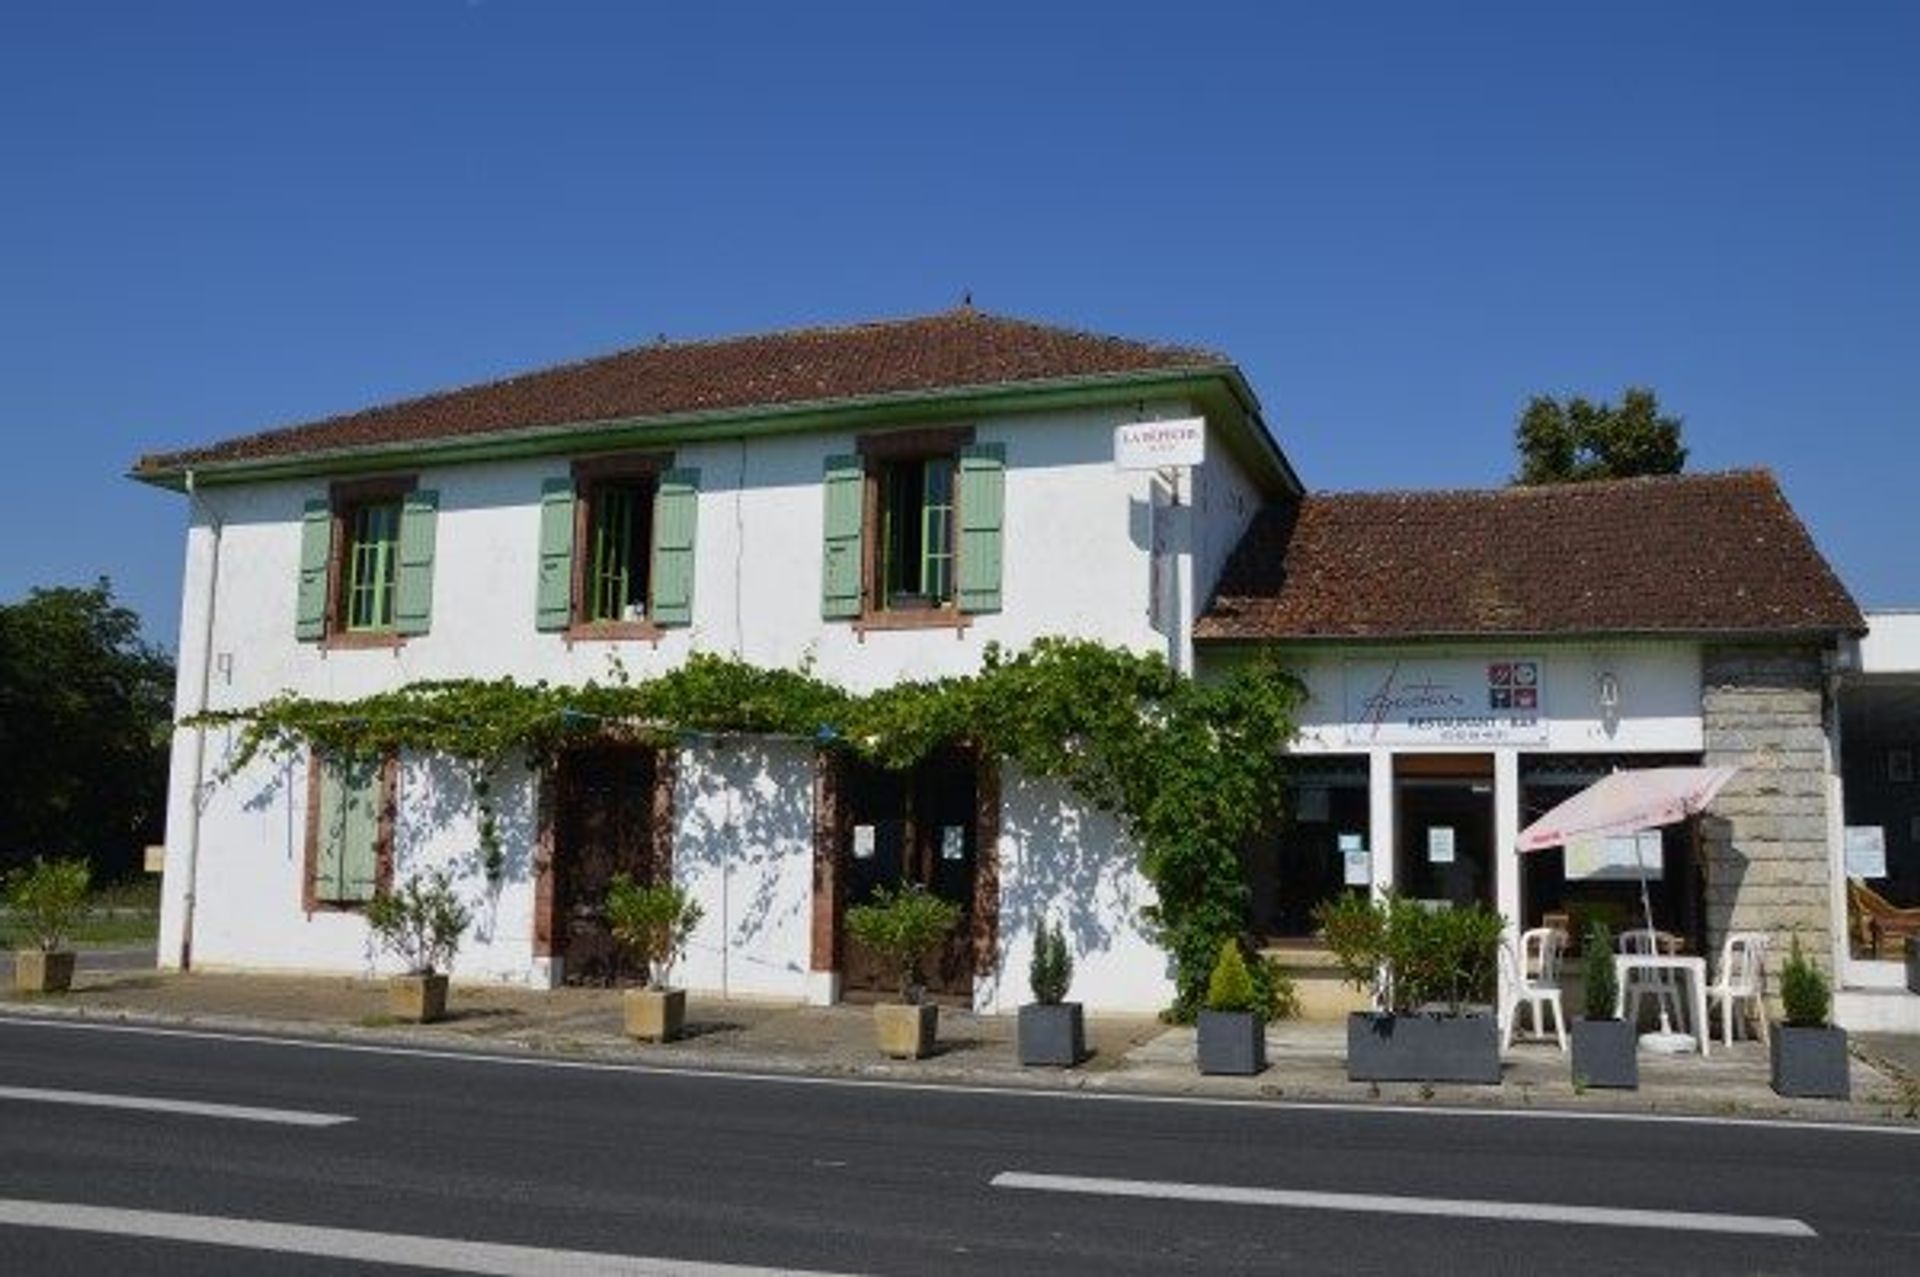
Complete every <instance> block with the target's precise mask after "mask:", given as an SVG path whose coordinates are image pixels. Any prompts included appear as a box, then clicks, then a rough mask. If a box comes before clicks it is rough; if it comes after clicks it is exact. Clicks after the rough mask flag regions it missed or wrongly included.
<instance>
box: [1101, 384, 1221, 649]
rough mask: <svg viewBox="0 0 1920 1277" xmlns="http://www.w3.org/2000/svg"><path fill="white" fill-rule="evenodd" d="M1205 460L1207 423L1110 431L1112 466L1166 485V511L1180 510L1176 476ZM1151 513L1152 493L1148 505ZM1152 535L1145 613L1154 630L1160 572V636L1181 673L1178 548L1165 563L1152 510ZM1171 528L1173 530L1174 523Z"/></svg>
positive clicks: (1195, 420)
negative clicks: (1162, 614) (1155, 477)
mask: <svg viewBox="0 0 1920 1277" xmlns="http://www.w3.org/2000/svg"><path fill="white" fill-rule="evenodd" d="M1206 459H1207V422H1206V419H1205V418H1204V417H1180V418H1175V419H1173V420H1169V421H1136V422H1131V423H1129V424H1127V425H1123V426H1115V427H1114V430H1113V464H1114V468H1115V469H1118V470H1123V471H1150V472H1152V473H1154V474H1157V475H1159V477H1160V479H1161V480H1162V482H1164V483H1165V484H1166V485H1167V492H1168V494H1169V495H1168V500H1167V510H1168V511H1169V512H1171V511H1174V510H1178V509H1179V508H1180V474H1181V472H1182V471H1183V470H1188V469H1191V468H1192V467H1194V466H1197V465H1200V464H1201V463H1202V462H1204V461H1205V460H1206ZM1148 505H1149V509H1152V500H1151V494H1149V501H1148ZM1152 517H1153V519H1154V523H1155V525H1156V526H1155V532H1154V535H1153V537H1152V541H1151V545H1150V547H1149V550H1148V554H1149V564H1150V569H1151V570H1150V573H1149V586H1148V594H1149V598H1148V603H1147V611H1148V615H1149V621H1150V623H1152V624H1153V625H1154V628H1156V629H1159V628H1160V624H1159V622H1158V621H1157V620H1156V619H1154V618H1155V614H1156V613H1158V612H1159V611H1160V607H1161V600H1162V598H1163V593H1162V589H1161V585H1160V581H1161V579H1162V578H1161V573H1162V572H1165V573H1166V577H1167V580H1168V584H1169V586H1170V589H1169V590H1168V591H1167V592H1168V593H1170V594H1171V595H1172V598H1171V599H1170V600H1168V606H1167V608H1166V611H1167V612H1168V613H1169V614H1170V615H1169V616H1168V617H1167V618H1166V620H1167V622H1168V624H1167V627H1166V629H1165V630H1163V631H1162V632H1163V633H1165V634H1167V635H1168V636H1169V637H1170V638H1173V639H1174V640H1175V641H1174V643H1173V644H1172V651H1173V652H1174V660H1173V664H1174V667H1175V669H1176V670H1178V671H1179V672H1182V673H1184V672H1186V671H1185V669H1184V667H1185V666H1186V665H1187V664H1188V663H1189V662H1188V658H1187V650H1186V643H1187V638H1186V629H1187V626H1186V617H1185V614H1184V613H1185V603H1184V595H1185V591H1184V590H1183V589H1182V588H1181V585H1182V583H1181V580H1180V568H1179V566H1178V563H1177V558H1178V548H1177V547H1169V549H1170V550H1171V551H1172V557H1174V558H1175V560H1176V561H1175V562H1174V563H1167V562H1165V559H1166V557H1168V556H1166V555H1163V554H1162V553H1161V549H1160V546H1161V537H1160V535H1159V531H1158V523H1159V520H1160V517H1161V516H1160V514H1159V512H1158V511H1157V510H1155V511H1153V516H1152ZM1175 526H1178V525H1177V524H1176V525H1175Z"/></svg>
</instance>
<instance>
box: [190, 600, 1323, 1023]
mask: <svg viewBox="0 0 1920 1277" xmlns="http://www.w3.org/2000/svg"><path fill="white" fill-rule="evenodd" d="M1299 699H1300V685H1299V683H1298V681H1297V680H1296V679H1294V678H1293V677H1292V676H1291V675H1289V674H1287V673H1286V672H1285V671H1284V670H1282V669H1281V668H1280V667H1279V666H1277V665H1275V664H1273V663H1271V662H1270V661H1267V660H1264V659H1260V660H1254V661H1250V662H1248V663H1247V664H1245V665H1243V666H1240V667H1238V668H1236V669H1234V670H1233V671H1231V672H1230V673H1228V674H1227V675H1225V676H1223V677H1221V678H1219V679H1216V680H1210V681H1207V682H1200V681H1197V680H1194V679H1191V678H1186V677H1183V676H1181V675H1179V674H1176V673H1174V672H1173V671H1172V670H1171V669H1169V668H1168V666H1167V663H1166V662H1165V661H1164V660H1163V659H1161V658H1160V657H1158V656H1152V655H1141V654H1138V653H1134V652H1129V651H1125V650H1123V649H1119V648H1110V647H1106V646H1103V645H1101V644H1099V643H1093V642H1088V641H1084V640H1074V639H1057V638H1056V639H1041V640H1038V641H1037V642H1035V643H1034V645H1033V646H1032V647H1030V648H1028V649H1026V650H1024V651H1022V652H1019V653H1016V654H1012V655H1009V654H1008V653H1006V652H1004V651H1002V650H1001V649H1000V648H998V647H997V646H991V645H990V646H989V648H988V649H987V652H986V653H985V656H984V658H983V661H982V666H981V669H980V671H979V672H978V673H975V674H971V675H967V676H964V677H954V678H944V679H936V680H931V681H925V682H906V683H898V684H894V685H892V686H889V687H885V688H881V689H880V690H878V691H875V692H872V693H869V694H867V695H855V694H853V693H851V692H848V691H846V690H844V689H842V688H839V687H836V686H834V685H832V684H830V683H826V682H824V681H822V680H820V679H818V678H816V677H814V676H813V675H812V674H811V673H810V672H809V671H807V670H804V669H803V670H777V669H763V668H760V667H757V666H753V665H749V664H747V663H745V662H743V661H738V660H733V659H730V658H726V657H721V656H714V655H709V654H696V655H694V656H692V657H690V658H689V659H688V660H687V662H686V663H685V664H684V665H682V666H680V667H679V668H677V669H675V670H672V671H669V672H667V673H664V674H661V675H659V676H658V677H655V678H649V679H643V680H638V681H635V680H630V679H628V678H626V677H625V676H624V674H622V673H620V672H619V671H617V670H616V674H615V677H613V678H612V679H611V680H609V681H608V682H604V683H602V682H590V683H587V684H585V685H583V686H577V687H555V686H552V685H549V684H547V683H534V684H531V685H528V684H521V683H517V682H514V681H513V680H511V679H499V680H493V681H460V682H429V683H414V684H410V685H408V686H406V687H402V688H399V689H397V690H394V691H391V692H382V693H379V694H377V695H374V696H368V697H364V698H362V699H360V700H357V701H351V702H328V701H316V700H309V699H306V698H304V697H299V696H295V695H292V694H287V695H283V696H280V697H277V698H274V699H272V700H269V701H266V702H263V703H261V704H259V705H256V706H253V707H251V708H247V709H241V710H235V711H228V712H222V713H215V714H209V715H206V716H204V717H203V718H201V719H200V720H197V721H200V722H203V723H206V724H210V725H221V724H233V725H237V726H238V727H239V728H240V731H239V733H238V736H237V739H236V742H235V752H234V754H233V756H232V757H231V758H230V759H229V760H228V762H227V764H226V767H225V769H224V774H225V775H231V774H232V773H233V772H235V771H237V770H238V769H239V768H241V767H244V766H245V765H246V764H247V763H248V762H249V761H250V760H251V759H253V758H254V757H255V756H257V755H258V754H260V753H262V752H263V751H264V752H267V753H272V754H288V753H293V752H295V751H298V750H302V749H310V748H319V749H321V750H325V751H330V752H339V753H344V754H361V755H364V754H376V753H384V752H386V751H388V750H415V751H420V752H428V753H438V754H444V755H448V756H451V757H453V758H456V759H460V760H463V761H465V762H467V763H468V764H469V765H470V767H471V768H472V770H473V772H474V773H475V774H485V773H486V772H487V771H488V770H489V769H491V768H493V767H496V766H498V765H499V764H500V763H501V762H502V761H504V760H505V759H506V758H508V757H510V756H515V755H518V756H519V757H521V758H523V759H525V761H526V762H527V763H528V764H529V765H531V766H535V767H538V766H542V765H543V764H544V762H545V761H546V760H547V759H549V758H551V757H552V755H553V753H554V751H556V750H557V749H559V748H561V747H562V746H563V745H565V744H566V743H567V742H568V741H569V740H572V739H580V738H583V737H591V736H594V735H605V734H609V733H614V734H618V735H621V736H623V737H626V738H629V739H635V740H642V741H652V742H655V743H658V744H662V745H670V744H673V743H675V742H676V741H678V740H681V739H683V738H684V737H686V736H688V735H689V734H691V735H693V736H695V737H698V736H700V735H703V734H711V735H723V734H743V735H771V736H785V737H789V738H800V739H805V740H807V741H811V742H815V743H817V744H818V745H820V746H821V747H822V748H827V749H836V750H845V751H849V752H852V753H854V754H857V755H859V756H861V757H863V758H865V759H867V760H869V761H871V762H875V763H878V764H880V765H882V766H886V767H908V766H911V765H913V764H914V763H917V762H919V761H920V760H922V759H924V758H926V757H928V756H929V755H931V754H933V753H934V752H935V751H937V750H939V749H941V748H943V747H945V746H948V745H953V744H960V743H965V744H970V745H972V746H974V747H976V748H978V749H980V750H981V751H982V752H984V753H986V754H988V755H992V756H997V757H1001V758H1008V759H1012V760H1013V761H1015V762H1016V763H1018V764H1019V765H1020V766H1021V767H1022V768H1023V769H1025V770H1026V771H1028V772H1030V773H1032V774H1034V775H1039V776H1047V777H1052V778H1055V779H1058V780H1060V781H1062V782H1064V783H1065V784H1067V785H1068V786H1069V787H1071V788H1072V789H1074V790H1075V791H1077V792H1078V793H1079V794H1080V795H1081V796H1082V797H1083V798H1085V799H1086V800H1087V801H1089V802H1090V803H1092V804H1094V805H1096V806H1099V807H1103V808H1106V809H1108V810H1111V811H1114V812H1117V813H1119V815H1120V816H1121V817H1122V819H1123V820H1124V821H1125V822H1126V825H1127V828H1128V830H1129V832H1130V833H1131V834H1132V836H1133V839H1134V841H1135V843H1136V845H1137V846H1138V848H1139V852H1140V858H1141V868H1142V871H1143V873H1144V874H1145V875H1146V877H1147V879H1148V880H1149V881H1150V882H1151V883H1152V884H1153V886H1154V888H1155V894H1156V896H1157V898H1158V899H1157V902H1156V903H1155V905H1154V906H1153V907H1152V908H1151V909H1150V910H1148V911H1147V913H1146V917H1145V921H1146V922H1147V923H1148V924H1149V925H1151V926H1152V927H1153V928H1154V929H1155V930H1156V932H1157V934H1158V936H1159V938H1160V941H1161V943H1162V944H1163V945H1164V946H1165V947H1166V948H1167V950H1168V952H1169V953H1170V954H1171V955H1172V956H1173V958H1174V965H1175V973H1176V980H1177V985H1178V1000H1177V1002H1176V1004H1175V1008H1174V1010H1175V1013H1176V1014H1178V1015H1182V1016H1185V1015H1190V1014H1191V1013H1192V1011H1193V1010H1194V1008H1195V1007H1197V1006H1198V1005H1199V1003H1200V1000H1201V998H1202V997H1203V996H1204V995H1205V992H1206V982H1207V976H1208V973H1209V972H1210V971H1211V970H1212V969H1213V960H1214V956H1215V955H1216V954H1217V953H1218V952H1219V949H1220V942H1221V940H1222V939H1223V938H1225V937H1228V936H1233V935H1237V934H1238V932H1239V929H1240V925H1241V921H1242V919H1243V918H1244V917H1245V912H1246V902H1247V886H1246V879H1245V875H1244V872H1243V871H1242V868H1241V865H1240V859H1239V849H1240V847H1241V846H1242V845H1243V844H1244V843H1245V841H1246V840H1247V839H1248V838H1249V837H1250V836H1252V834H1253V833H1255V832H1256V831H1257V830H1259V829H1260V828H1262V827H1263V826H1265V825H1267V824H1268V823H1270V822H1271V821H1273V820H1274V819H1277V818H1278V816H1279V814H1280V811H1281V803H1282V800H1283V798H1284V796H1285V792H1286V791H1285V784H1284V774H1283V771H1282V765H1283V759H1282V756H1281V754H1282V750H1283V748H1284V746H1285V745H1286V743H1287V742H1288V741H1289V740H1291V739H1292V737H1293V732H1294V718H1293V714H1294V710H1295V708H1296V706H1297V705H1298V703H1299ZM476 800H477V801H479V805H480V807H481V809H482V812H483V814H484V812H485V809H486V805H485V802H484V800H483V799H482V796H480V795H476Z"/></svg>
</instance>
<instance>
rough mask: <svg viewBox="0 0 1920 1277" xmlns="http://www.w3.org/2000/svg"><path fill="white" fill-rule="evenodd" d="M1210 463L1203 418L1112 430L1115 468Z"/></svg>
mask: <svg viewBox="0 0 1920 1277" xmlns="http://www.w3.org/2000/svg"><path fill="white" fill-rule="evenodd" d="M1206 459H1207V422H1206V418H1204V417H1182V418H1180V419H1179V420H1177V421H1136V422H1134V423H1133V424H1131V425H1125V426H1115V427H1114V429H1113V464H1114V465H1115V466H1117V467H1119V468H1120V469H1122V470H1159V469H1162V468H1164V467H1166V466H1197V465H1199V464H1200V463H1201V462H1203V461H1205V460H1206Z"/></svg>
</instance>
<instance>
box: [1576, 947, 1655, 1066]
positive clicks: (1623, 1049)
mask: <svg viewBox="0 0 1920 1277" xmlns="http://www.w3.org/2000/svg"><path fill="white" fill-rule="evenodd" d="M1580 948H1581V953H1582V955H1583V957H1584V959H1585V962H1586V986H1587V998H1586V1001H1587V1006H1586V1010H1584V1011H1583V1012H1581V1014H1580V1018H1579V1019H1578V1020H1575V1021H1574V1022H1573V1084H1574V1085H1575V1086H1576V1087H1581V1086H1615V1087H1625V1088H1626V1089H1628V1090H1634V1089H1636V1088H1638V1087H1639V1085H1640V1035H1639V1033H1638V1032H1637V1031H1636V1027H1635V1025H1634V1024H1633V1022H1632V1021H1630V1020H1623V1019H1621V1018H1620V1017H1619V1016H1617V1015H1615V1014H1614V1013H1613V1008H1614V1006H1615V1004H1616V1003H1618V1002H1619V1000H1620V983H1619V979H1618V977H1617V976H1616V975H1615V974H1614V970H1613V932H1612V931H1610V930H1608V928H1607V924H1606V923H1604V922H1595V923H1594V924H1593V925H1592V926H1591V927H1589V928H1588V929H1587V934H1586V936H1585V937H1584V938H1583V939H1582V940H1581V942H1580Z"/></svg>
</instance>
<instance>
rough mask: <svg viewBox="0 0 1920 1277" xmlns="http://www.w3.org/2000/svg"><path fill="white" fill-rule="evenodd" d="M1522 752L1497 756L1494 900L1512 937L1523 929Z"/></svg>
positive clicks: (1505, 751) (1494, 775) (1494, 817)
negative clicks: (1521, 904)
mask: <svg viewBox="0 0 1920 1277" xmlns="http://www.w3.org/2000/svg"><path fill="white" fill-rule="evenodd" d="M1519 842H1520V755H1519V753H1518V752H1516V751H1514V750H1511V749H1501V750H1496V751H1494V755H1493V883H1494V886H1493V901H1494V907H1495V908H1497V909H1498V910H1499V911H1500V916H1501V917H1502V918H1505V919H1506V921H1507V931H1508V933H1509V938H1514V937H1518V936H1519V934H1520V932H1521V930H1522V925H1523V924H1522V919H1521V917H1520V848H1519Z"/></svg>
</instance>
